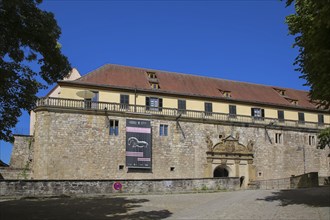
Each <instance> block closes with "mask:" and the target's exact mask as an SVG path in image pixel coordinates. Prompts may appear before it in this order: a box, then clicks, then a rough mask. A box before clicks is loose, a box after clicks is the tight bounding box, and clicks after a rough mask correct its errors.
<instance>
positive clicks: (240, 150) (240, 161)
mask: <svg viewBox="0 0 330 220" xmlns="http://www.w3.org/2000/svg"><path fill="white" fill-rule="evenodd" d="M206 143H207V145H208V151H207V152H206V155H207V166H206V176H207V177H241V176H244V177H245V179H246V181H244V185H245V186H246V184H248V182H249V181H251V180H254V179H255V166H254V165H253V142H252V141H249V142H248V144H247V145H246V146H244V145H243V144H241V143H239V141H238V139H237V138H234V137H233V136H231V135H230V136H228V137H226V138H221V139H220V141H219V142H218V143H217V144H215V145H213V141H212V140H211V138H210V137H207V138H206Z"/></svg>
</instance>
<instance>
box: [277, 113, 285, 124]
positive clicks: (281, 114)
mask: <svg viewBox="0 0 330 220" xmlns="http://www.w3.org/2000/svg"><path fill="white" fill-rule="evenodd" d="M277 118H278V121H279V122H284V111H281V110H278V111H277Z"/></svg>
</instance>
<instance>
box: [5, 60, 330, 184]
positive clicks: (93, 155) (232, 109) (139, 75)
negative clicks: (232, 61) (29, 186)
mask: <svg viewBox="0 0 330 220" xmlns="http://www.w3.org/2000/svg"><path fill="white" fill-rule="evenodd" d="M329 126H330V114H329V110H324V109H319V108H317V105H316V103H313V102H311V101H310V100H309V97H308V92H306V91H300V90H294V89H289V88H281V87H277V86H276V87H274V86H266V85H258V84H252V83H244V82H236V81H230V80H223V79H217V78H208V77H201V76H196V75H188V74H181V73H172V72H166V71H159V70H152V69H143V68H136V67H127V66H120V65H112V64H109V65H104V66H102V67H101V68H99V69H96V70H95V71H92V72H90V73H88V74H86V75H84V76H80V75H79V73H78V72H77V71H76V70H74V71H73V72H72V73H71V75H70V76H69V78H67V79H65V80H62V81H59V82H58V85H57V86H56V87H55V88H54V89H53V90H52V91H51V92H50V93H49V94H48V95H47V96H46V97H43V98H40V99H39V100H38V102H37V103H36V107H35V108H34V110H33V112H32V113H31V128H30V130H31V135H30V136H16V137H15V144H14V150H13V154H12V158H11V161H10V167H12V169H14V168H15V169H18V170H22V169H23V170H24V169H25V170H27V171H28V175H27V178H33V179H173V178H203V177H244V180H245V181H244V184H245V185H246V184H248V183H249V182H250V181H253V180H267V179H278V178H286V177H290V176H291V175H299V174H303V173H307V172H318V173H319V176H330V167H329V166H330V159H329V156H328V155H329V153H330V152H329V149H323V150H321V149H318V148H317V142H318V140H317V135H318V133H319V131H320V130H321V129H324V128H326V127H329ZM20 172H21V171H20ZM4 178H6V177H5V176H4Z"/></svg>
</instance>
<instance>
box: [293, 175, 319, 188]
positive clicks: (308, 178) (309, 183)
mask: <svg viewBox="0 0 330 220" xmlns="http://www.w3.org/2000/svg"><path fill="white" fill-rule="evenodd" d="M290 186H291V189H295V188H305V187H317V186H319V176H318V173H317V172H312V173H306V174H303V175H299V176H292V177H291V178H290Z"/></svg>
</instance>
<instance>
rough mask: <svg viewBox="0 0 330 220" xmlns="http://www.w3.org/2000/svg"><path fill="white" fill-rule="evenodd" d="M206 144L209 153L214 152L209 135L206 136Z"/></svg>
mask: <svg viewBox="0 0 330 220" xmlns="http://www.w3.org/2000/svg"><path fill="white" fill-rule="evenodd" d="M205 142H206V144H207V148H208V150H209V151H212V149H213V141H212V140H211V138H210V136H209V135H207V136H206V140H205Z"/></svg>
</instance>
